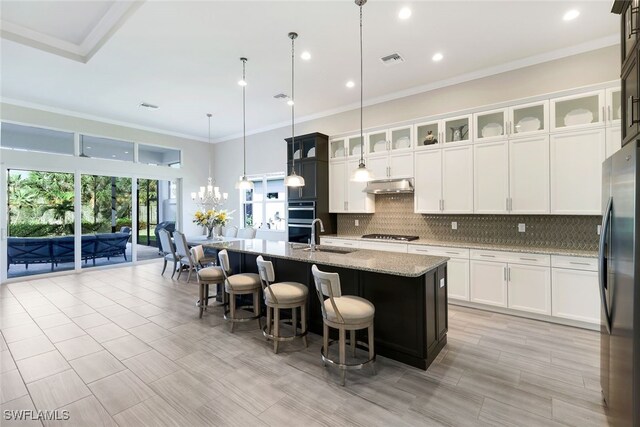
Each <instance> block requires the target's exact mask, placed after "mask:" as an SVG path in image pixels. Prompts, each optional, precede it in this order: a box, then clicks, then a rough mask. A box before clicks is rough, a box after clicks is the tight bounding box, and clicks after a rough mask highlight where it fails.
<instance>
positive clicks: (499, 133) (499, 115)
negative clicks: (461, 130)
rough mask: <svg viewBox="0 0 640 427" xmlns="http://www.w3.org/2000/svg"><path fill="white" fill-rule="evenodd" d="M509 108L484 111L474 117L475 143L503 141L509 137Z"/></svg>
mask: <svg viewBox="0 0 640 427" xmlns="http://www.w3.org/2000/svg"><path fill="white" fill-rule="evenodd" d="M508 112H509V110H508V109H507V108H502V109H499V110H490V111H483V112H481V113H476V114H474V115H473V118H474V123H475V132H476V135H475V141H476V142H481V141H489V140H496V139H502V138H504V137H505V136H506V135H507V124H508V120H507V118H508Z"/></svg>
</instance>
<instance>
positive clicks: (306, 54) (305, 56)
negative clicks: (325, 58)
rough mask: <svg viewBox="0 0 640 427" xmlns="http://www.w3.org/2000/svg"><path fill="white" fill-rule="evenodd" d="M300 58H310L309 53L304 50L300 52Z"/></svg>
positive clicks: (306, 59)
mask: <svg viewBox="0 0 640 427" xmlns="http://www.w3.org/2000/svg"><path fill="white" fill-rule="evenodd" d="M300 58H302V59H304V60H305V61H308V60H310V59H311V54H310V53H309V52H307V51H306V50H305V51H304V52H302V54H301V55H300Z"/></svg>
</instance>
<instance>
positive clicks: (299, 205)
mask: <svg viewBox="0 0 640 427" xmlns="http://www.w3.org/2000/svg"><path fill="white" fill-rule="evenodd" d="M315 217H316V202H290V203H289V205H288V207H287V226H288V228H289V241H290V242H296V243H309V240H310V239H311V223H312V222H313V220H314V219H315Z"/></svg>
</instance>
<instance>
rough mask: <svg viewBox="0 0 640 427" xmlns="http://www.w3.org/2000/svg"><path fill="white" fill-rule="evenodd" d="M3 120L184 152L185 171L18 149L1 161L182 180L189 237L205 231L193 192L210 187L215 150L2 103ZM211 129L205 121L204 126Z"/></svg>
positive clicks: (184, 220) (18, 165)
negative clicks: (197, 220) (197, 218)
mask: <svg viewBox="0 0 640 427" xmlns="http://www.w3.org/2000/svg"><path fill="white" fill-rule="evenodd" d="M0 120H2V121H9V122H15V123H20V124H25V125H32V126H41V127H46V128H51V129H57V130H63V131H70V132H79V133H84V134H88V135H94V136H103V137H107V138H114V139H120V140H125V141H131V142H139V143H144V144H150V145H157V146H163V147H170V148H175V149H179V150H181V151H182V161H181V163H182V167H181V168H180V169H174V168H169V167H162V166H150V165H143V164H133V163H129V162H120V161H112V160H101V159H91V158H78V157H71V156H59V155H51V154H45V153H30V152H20V151H12V150H0V156H2V157H1V158H0V164H2V166H5V167H9V168H24V169H35V170H37V169H42V170H65V171H80V172H84V173H93V174H111V175H118V176H134V177H139V178H156V179H173V178H181V179H182V188H183V191H182V205H183V218H182V225H183V229H184V230H185V232H186V233H187V234H200V233H201V232H202V229H201V228H200V227H198V226H196V225H195V224H193V223H192V222H191V219H192V216H193V213H194V212H195V210H196V206H195V205H194V204H193V202H192V201H191V198H190V193H191V192H192V191H197V189H198V188H199V187H200V186H201V185H205V184H206V180H207V176H208V173H209V159H211V156H212V149H211V147H210V146H209V145H208V144H206V143H203V142H200V141H194V140H190V139H186V138H179V137H175V136H171V135H165V134H161V133H155V132H150V131H145V130H139V129H134V128H129V127H125V126H118V125H113V124H109V123H103V122H99V121H95V120H88V119H82V118H77V117H72V116H67V115H63V114H57V113H51V112H47V111H42V110H37V109H32V108H26V107H21V106H15V105H10V104H4V103H3V104H0ZM205 124H206V123H205V122H204V121H203V126H204V125H205ZM3 191H4V189H3Z"/></svg>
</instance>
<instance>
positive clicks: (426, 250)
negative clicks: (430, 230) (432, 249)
mask: <svg viewBox="0 0 640 427" xmlns="http://www.w3.org/2000/svg"><path fill="white" fill-rule="evenodd" d="M415 251H416V252H429V250H428V249H418V248H416V250H415Z"/></svg>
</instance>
